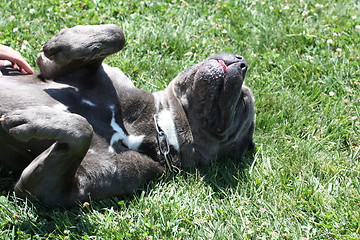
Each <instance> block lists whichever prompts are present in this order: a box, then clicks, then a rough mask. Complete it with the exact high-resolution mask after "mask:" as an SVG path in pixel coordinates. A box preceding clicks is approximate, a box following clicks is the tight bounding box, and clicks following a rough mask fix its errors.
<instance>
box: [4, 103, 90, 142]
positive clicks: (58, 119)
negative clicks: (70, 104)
mask: <svg viewBox="0 0 360 240" xmlns="http://www.w3.org/2000/svg"><path fill="white" fill-rule="evenodd" d="M0 123H1V126H2V128H3V129H4V130H5V131H6V132H8V133H9V134H10V135H11V136H13V137H14V138H16V139H18V140H20V141H24V142H26V141H29V140H31V139H52V140H64V141H69V140H71V139H72V140H75V139H80V138H81V137H83V136H85V137H88V136H92V128H91V126H90V124H89V123H88V122H87V121H86V119H84V118H83V117H81V116H79V115H76V114H71V113H67V112H62V111H58V110H55V109H52V108H50V107H30V108H27V109H24V110H15V111H13V112H10V113H7V114H5V115H3V116H2V117H1V120H0Z"/></svg>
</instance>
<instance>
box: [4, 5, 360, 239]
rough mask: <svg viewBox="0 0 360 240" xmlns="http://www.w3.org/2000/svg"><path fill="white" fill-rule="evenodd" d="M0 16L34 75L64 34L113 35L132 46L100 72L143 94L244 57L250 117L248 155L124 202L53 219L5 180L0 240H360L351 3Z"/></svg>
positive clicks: (163, 182)
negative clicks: (88, 29)
mask: <svg viewBox="0 0 360 240" xmlns="http://www.w3.org/2000/svg"><path fill="white" fill-rule="evenodd" d="M0 8H1V13H2V14H1V15H0V44H5V45H8V46H11V47H13V48H15V49H17V50H19V51H20V52H21V53H22V54H23V56H25V57H26V58H27V59H28V61H29V62H30V63H31V65H32V66H35V59H36V54H37V53H38V52H39V50H40V48H41V45H42V44H43V43H44V42H45V41H46V40H47V39H49V38H51V36H52V35H54V34H55V33H57V32H58V31H59V30H60V29H62V28H65V27H72V26H74V25H78V24H102V23H115V24H118V25H119V26H121V27H122V28H123V30H124V31H125V33H126V36H127V45H126V47H125V48H124V49H123V50H122V51H121V52H119V53H117V54H115V55H114V56H111V57H110V58H108V59H107V60H106V62H107V63H108V64H110V65H112V66H118V67H119V68H120V69H122V70H123V71H124V72H125V74H127V75H128V76H130V77H131V78H132V79H133V81H134V82H135V84H136V85H137V86H138V87H140V88H144V89H146V90H149V91H156V90H159V89H163V88H164V87H165V86H166V85H167V84H168V83H169V81H171V79H172V78H174V77H175V76H176V75H177V73H178V72H180V71H181V70H183V69H185V68H187V67H189V66H191V65H193V64H195V63H197V62H199V61H201V60H203V59H205V58H206V57H208V56H210V55H211V54H212V53H217V52H224V51H229V52H233V53H238V54H241V55H243V56H244V57H245V58H246V59H247V61H248V63H249V70H248V74H247V79H246V84H247V85H248V86H249V87H251V88H252V90H253V92H254V95H255V98H256V109H257V120H256V130H255V141H256V142H257V150H256V151H255V152H254V153H253V154H248V155H247V156H246V157H245V158H243V159H239V160H238V161H237V162H233V161H229V160H226V159H224V160H222V161H220V162H217V163H214V164H212V165H210V166H206V167H203V168H200V169H197V170H193V171H191V172H187V173H182V174H179V175H176V176H166V177H164V178H162V179H159V180H158V181H155V182H154V183H152V184H151V186H148V187H147V188H145V189H144V191H142V192H139V193H138V194H136V195H134V196H132V197H130V198H128V199H117V198H113V199H109V200H105V201H101V202H91V203H90V205H88V206H80V205H79V207H77V208H75V209H71V210H65V209H49V208H47V207H45V206H42V205H41V204H38V203H30V202H27V201H25V200H19V199H17V198H16V197H14V195H13V192H12V191H11V190H9V188H10V186H11V184H12V180H11V176H10V175H9V174H8V173H6V171H5V170H4V169H2V170H1V171H0V174H1V178H0V193H1V196H0V209H1V210H0V239H26V238H31V239H50V238H54V239H301V240H308V239H309V240H310V239H360V53H359V51H360V3H359V1H358V0H339V1H329V0H317V1H314V0H287V1H280V0H260V1H257V0H242V1H235V0H217V1H215V0H214V1H211V0H202V1H200V0H199V1H191V0H188V1H187V2H185V1H179V0H166V1H157V2H156V1H148V0H145V1H136V0H129V1H124V2H122V1H120V2H118V1H100V0H83V1H80V0H73V1H65V0H48V1H40V0H26V1H25V0H17V1H13V0H2V1H1V3H0ZM0 87H1V86H0ZM0 101H1V100H0ZM0 104H1V102H0Z"/></svg>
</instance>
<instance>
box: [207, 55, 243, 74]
mask: <svg viewBox="0 0 360 240" xmlns="http://www.w3.org/2000/svg"><path fill="white" fill-rule="evenodd" d="M210 59H216V60H222V61H223V62H224V63H225V65H226V66H229V65H231V64H233V63H240V68H241V70H243V71H246V70H247V68H248V64H247V62H246V60H245V58H244V57H243V56H240V55H234V54H232V53H219V54H216V55H213V56H211V57H210Z"/></svg>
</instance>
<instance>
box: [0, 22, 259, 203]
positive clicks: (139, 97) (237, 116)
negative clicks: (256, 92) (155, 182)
mask: <svg viewBox="0 0 360 240" xmlns="http://www.w3.org/2000/svg"><path fill="white" fill-rule="evenodd" d="M124 43H125V37H124V34H123V32H122V30H121V29H119V28H118V27H117V26H115V25H98V26H76V27H74V28H69V29H66V30H62V31H61V32H60V33H59V34H57V35H55V36H54V37H53V38H52V39H51V40H49V41H48V42H47V43H46V44H45V45H44V47H43V51H42V52H41V53H40V54H39V56H38V59H37V64H38V65H39V68H40V70H41V71H40V73H39V74H34V75H21V74H20V73H18V72H16V71H15V70H14V69H6V70H7V74H4V75H5V76H4V77H2V78H0V84H1V87H0V99H1V105H0V116H1V119H0V124H1V126H0V161H1V163H2V164H4V165H6V166H7V167H8V168H10V169H12V170H13V171H15V172H18V173H19V176H20V177H19V180H18V181H17V183H16V185H15V191H16V194H17V195H18V196H20V197H29V198H35V199H39V200H40V201H42V202H44V203H47V204H49V205H54V206H57V205H62V206H72V205H74V204H76V202H77V201H86V200H88V199H90V198H91V199H103V198H107V197H111V196H125V195H129V194H131V193H132V192H133V191H134V190H136V189H139V188H140V187H141V186H143V185H144V184H146V183H147V182H149V181H150V180H152V179H154V178H156V177H157V176H159V175H161V174H163V173H164V172H165V171H175V170H178V169H188V168H190V167H195V166H198V165H201V164H206V163H209V162H211V161H214V160H216V159H220V158H221V157H223V156H227V157H230V158H234V159H236V158H240V157H241V156H242V155H243V153H244V152H245V151H246V150H248V149H250V148H252V147H253V146H254V143H253V131H254V115H255V113H254V99H253V96H252V93H251V91H250V89H249V88H247V87H246V86H245V85H244V78H245V73H246V70H247V63H246V61H245V59H244V58H243V57H241V56H239V55H234V54H230V53H222V54H218V55H214V56H211V57H210V58H208V59H206V60H204V61H203V62H200V63H198V64H197V65H195V66H192V67H190V68H189V69H187V70H185V71H183V72H181V73H179V75H178V76H177V77H175V79H173V80H172V81H171V83H170V84H169V86H168V87H167V88H166V89H164V90H162V91H159V92H155V93H149V92H146V91H143V90H141V89H137V88H135V87H134V85H133V84H132V82H131V80H130V79H128V78H127V77H126V76H125V74H124V73H123V72H121V71H120V70H119V69H118V68H113V67H110V66H107V65H105V64H103V63H102V62H103V60H104V59H105V58H106V57H107V56H108V55H110V54H113V53H115V52H117V51H119V50H120V49H122V48H123V46H124ZM3 70H4V69H3ZM4 72H5V71H4Z"/></svg>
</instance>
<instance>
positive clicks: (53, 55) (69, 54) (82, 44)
mask: <svg viewBox="0 0 360 240" xmlns="http://www.w3.org/2000/svg"><path fill="white" fill-rule="evenodd" d="M124 44H125V37H124V34H123V32H122V30H121V29H120V28H119V27H118V26H116V25H113V24H106V25H79V26H76V27H73V28H68V29H63V30H61V31H60V32H59V33H58V34H56V35H55V36H54V37H53V38H52V39H50V40H49V41H47V42H46V43H45V45H44V46H43V52H44V54H45V56H46V57H47V58H49V59H50V60H52V61H54V62H56V63H57V64H60V65H65V64H68V63H70V62H71V61H73V60H84V61H91V60H94V59H98V58H105V57H106V56H108V55H110V54H113V53H115V52H117V51H119V50H121V49H122V48H123V47H124Z"/></svg>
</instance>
